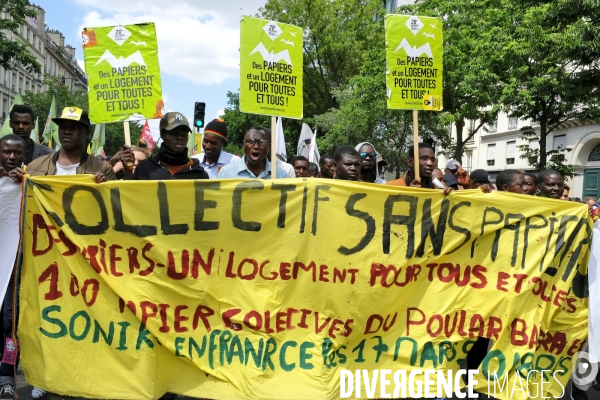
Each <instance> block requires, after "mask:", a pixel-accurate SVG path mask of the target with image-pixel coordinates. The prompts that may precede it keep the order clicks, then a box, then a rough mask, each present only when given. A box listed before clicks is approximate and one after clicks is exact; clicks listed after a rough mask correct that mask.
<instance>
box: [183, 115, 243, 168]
mask: <svg viewBox="0 0 600 400" xmlns="http://www.w3.org/2000/svg"><path fill="white" fill-rule="evenodd" d="M223 146H227V124H225V121H223V120H222V119H221V118H217V119H213V120H212V121H210V122H209V123H208V124H207V125H206V128H205V129H204V135H203V137H202V149H203V150H204V151H203V152H202V153H200V154H196V155H194V156H192V158H197V159H198V161H200V165H201V166H202V168H204V170H205V171H206V173H207V174H208V177H209V178H210V179H217V175H219V171H220V170H221V168H223V167H224V166H226V165H227V164H229V163H231V162H232V161H235V160H237V159H239V157H238V156H236V155H233V154H231V153H228V152H226V151H223Z"/></svg>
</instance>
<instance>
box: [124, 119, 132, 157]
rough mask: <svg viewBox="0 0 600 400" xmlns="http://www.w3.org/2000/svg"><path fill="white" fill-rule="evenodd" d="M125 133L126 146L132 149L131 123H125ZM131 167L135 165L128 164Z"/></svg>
mask: <svg viewBox="0 0 600 400" xmlns="http://www.w3.org/2000/svg"><path fill="white" fill-rule="evenodd" d="M123 131H124V132H125V144H126V145H127V146H129V147H131V133H130V132H129V121H124V122H123ZM127 165H128V166H129V167H133V163H127Z"/></svg>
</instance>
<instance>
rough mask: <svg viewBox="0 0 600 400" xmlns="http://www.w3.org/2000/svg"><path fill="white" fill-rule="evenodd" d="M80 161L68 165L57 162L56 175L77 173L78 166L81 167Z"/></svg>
mask: <svg viewBox="0 0 600 400" xmlns="http://www.w3.org/2000/svg"><path fill="white" fill-rule="evenodd" d="M79 164H80V163H77V164H73V165H67V166H66V167H65V166H64V165H60V164H59V163H56V175H77V167H79Z"/></svg>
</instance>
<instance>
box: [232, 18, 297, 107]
mask: <svg viewBox="0 0 600 400" xmlns="http://www.w3.org/2000/svg"><path fill="white" fill-rule="evenodd" d="M240 110H241V111H243V112H247V113H253V114H265V115H276V116H281V117H288V118H298V119H299V118H302V115H303V101H302V29H301V28H299V27H297V26H293V25H287V24H282V23H280V22H275V21H267V20H264V19H258V18H251V17H244V19H242V22H241V24H240Z"/></svg>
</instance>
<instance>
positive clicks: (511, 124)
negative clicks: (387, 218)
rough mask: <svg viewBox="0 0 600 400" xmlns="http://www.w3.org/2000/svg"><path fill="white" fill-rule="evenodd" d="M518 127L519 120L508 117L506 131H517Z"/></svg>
mask: <svg viewBox="0 0 600 400" xmlns="http://www.w3.org/2000/svg"><path fill="white" fill-rule="evenodd" d="M518 127H519V118H517V117H509V118H508V129H517V128H518Z"/></svg>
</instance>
